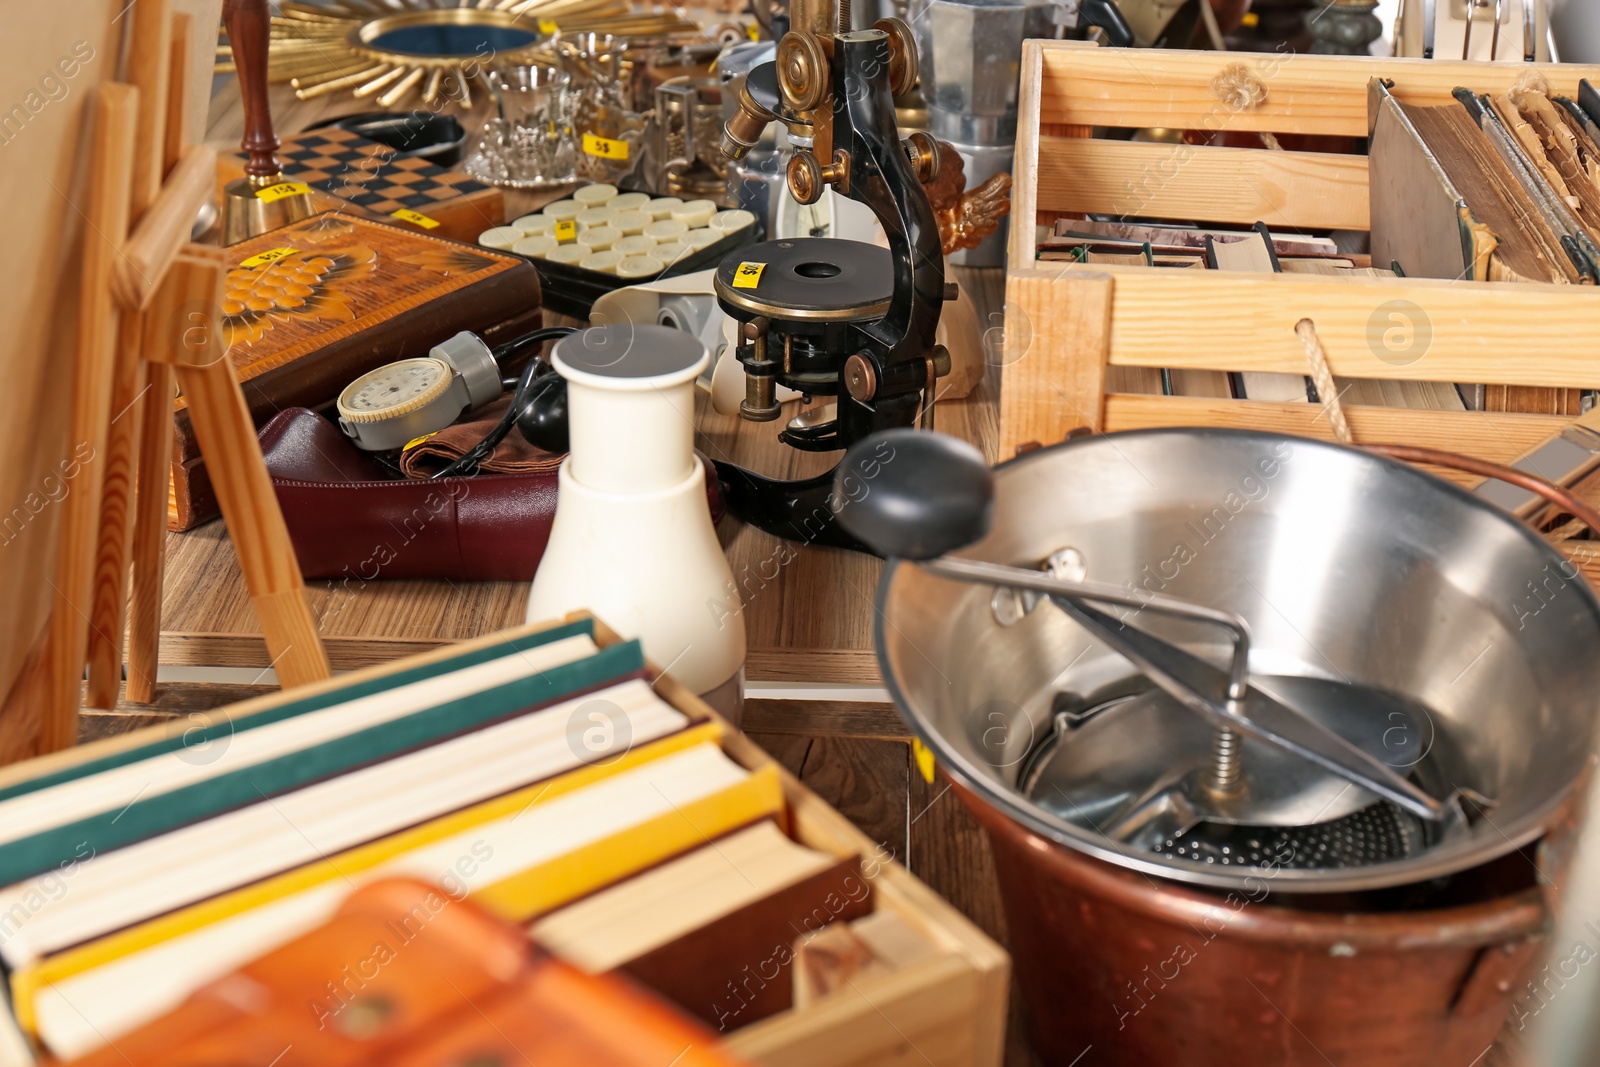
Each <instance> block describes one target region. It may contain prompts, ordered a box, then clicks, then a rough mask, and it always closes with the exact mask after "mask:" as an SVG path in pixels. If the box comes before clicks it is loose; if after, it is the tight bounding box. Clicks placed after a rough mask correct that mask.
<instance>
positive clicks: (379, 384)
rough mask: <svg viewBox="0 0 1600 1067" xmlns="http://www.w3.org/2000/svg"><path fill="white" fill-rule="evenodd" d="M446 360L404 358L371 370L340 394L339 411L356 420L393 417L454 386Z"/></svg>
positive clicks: (413, 408)
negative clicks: (451, 383) (451, 382)
mask: <svg viewBox="0 0 1600 1067" xmlns="http://www.w3.org/2000/svg"><path fill="white" fill-rule="evenodd" d="M450 379H451V370H450V366H449V365H448V364H447V363H445V362H444V361H443V360H439V359H433V358H424V359H403V360H401V361H400V362H398V363H390V364H389V365H388V366H385V367H379V368H378V369H377V370H375V371H369V372H368V373H366V374H363V375H362V376H361V377H359V378H357V379H356V380H355V381H353V382H351V383H350V384H349V385H348V386H346V387H345V390H344V392H343V393H340V394H339V414H340V415H343V416H344V417H345V418H347V419H350V420H351V421H354V422H372V421H374V420H376V419H381V418H392V417H394V416H396V415H403V414H405V413H406V412H408V411H413V410H415V409H416V408H418V407H420V406H422V405H423V404H426V403H427V402H428V401H430V400H433V399H434V398H435V397H437V396H439V395H440V394H441V393H443V392H444V391H445V390H446V389H448V388H449V387H450Z"/></svg>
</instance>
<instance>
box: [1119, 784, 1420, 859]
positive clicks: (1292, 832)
mask: <svg viewBox="0 0 1600 1067" xmlns="http://www.w3.org/2000/svg"><path fill="white" fill-rule="evenodd" d="M1425 847H1427V834H1426V829H1425V827H1424V826H1423V824H1422V820H1421V819H1419V818H1417V817H1416V816H1415V815H1412V814H1410V813H1409V812H1406V811H1402V810H1401V809H1400V808H1399V807H1398V806H1397V805H1395V804H1392V803H1390V802H1389V801H1387V800H1380V801H1378V802H1377V803H1376V804H1373V805H1371V806H1369V807H1365V808H1362V809H1361V810H1360V811H1356V812H1352V813H1351V814H1349V815H1345V816H1343V817H1341V818H1338V819H1334V820H1333V821H1331V822H1321V823H1313V824H1312V825H1310V826H1231V825H1229V824H1227V823H1216V822H1203V823H1200V824H1199V825H1198V826H1195V827H1194V828H1192V829H1190V830H1189V831H1187V832H1186V833H1179V834H1174V835H1173V836H1172V837H1169V838H1166V839H1165V840H1163V841H1158V842H1156V843H1155V844H1153V845H1152V846H1151V847H1150V851H1152V852H1158V853H1164V854H1166V855H1171V856H1177V857H1178V858H1180V859H1186V860H1189V861H1190V862H1193V863H1215V864H1220V865H1222V866H1224V867H1227V866H1244V867H1267V866H1277V867H1287V868H1291V869H1296V870H1327V869H1329V868H1336V867H1365V866H1368V865H1369V864H1373V863H1388V862H1390V861H1391V860H1401V859H1405V858H1406V857H1407V856H1412V855H1415V854H1416V853H1417V852H1420V851H1421V850H1422V849H1423V848H1425Z"/></svg>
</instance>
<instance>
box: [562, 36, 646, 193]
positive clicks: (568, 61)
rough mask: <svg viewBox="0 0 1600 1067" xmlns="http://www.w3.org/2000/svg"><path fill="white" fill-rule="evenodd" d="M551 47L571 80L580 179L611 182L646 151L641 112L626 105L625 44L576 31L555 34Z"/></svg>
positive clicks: (634, 166)
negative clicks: (554, 48)
mask: <svg viewBox="0 0 1600 1067" xmlns="http://www.w3.org/2000/svg"><path fill="white" fill-rule="evenodd" d="M555 46H556V54H557V55H559V56H560V57H561V66H562V69H563V70H565V71H566V72H567V74H568V75H570V76H571V78H572V88H573V94H574V99H575V101H576V103H575V114H574V116H573V125H574V126H575V127H576V128H577V131H578V138H579V150H578V177H580V178H586V179H588V180H589V181H595V182H611V183H613V184H615V183H616V182H617V181H618V180H619V179H621V178H624V177H626V176H628V175H630V174H632V173H633V172H634V171H635V170H636V169H637V167H638V164H639V156H640V153H641V152H642V151H643V150H644V136H645V116H644V115H643V114H641V113H640V112H637V111H634V110H632V109H630V108H629V107H628V93H627V78H626V67H627V62H626V59H625V56H624V53H625V51H626V49H627V42H625V41H623V40H621V39H620V38H617V37H613V36H611V35H610V34H608V33H574V34H572V35H571V36H569V37H560V38H557V39H556V42H555Z"/></svg>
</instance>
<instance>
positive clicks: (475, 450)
mask: <svg viewBox="0 0 1600 1067" xmlns="http://www.w3.org/2000/svg"><path fill="white" fill-rule="evenodd" d="M577 332H578V331H577V329H575V328H574V327H571V326H547V327H545V328H544V329H542V330H534V331H533V332H532V333H526V334H523V335H522V336H521V337H518V338H516V339H515V340H511V341H507V342H506V343H505V344H503V345H501V346H500V347H499V348H496V349H495V350H494V358H495V362H497V363H500V364H502V365H504V363H505V361H506V360H507V359H509V358H510V357H512V356H515V355H519V354H520V353H521V352H522V351H523V350H525V349H526V348H528V347H529V346H533V347H537V346H539V345H542V344H544V343H545V342H546V341H552V340H555V339H556V338H558V337H566V336H567V335H568V334H573V333H577ZM560 380H561V376H560V375H558V374H556V373H555V372H554V371H549V372H548V373H546V374H545V375H543V376H542V377H541V376H539V361H538V360H537V359H530V360H528V365H527V366H526V367H524V368H522V374H521V375H519V376H518V378H517V389H516V392H514V393H513V394H512V395H511V406H510V407H508V408H506V413H505V414H504V415H502V416H500V421H499V422H497V423H495V425H494V428H493V429H491V430H490V431H489V432H488V434H487V435H485V436H484V438H483V440H481V441H479V442H478V443H477V444H475V445H473V446H472V447H471V448H470V449H468V450H467V451H466V452H464V453H462V454H461V458H459V459H457V460H456V461H455V462H453V463H451V464H450V465H449V466H447V467H445V468H444V469H443V470H441V471H439V472H438V473H437V474H434V475H431V476H430V477H433V478H448V477H451V476H453V475H457V474H476V473H478V464H480V463H482V462H483V461H484V460H486V459H488V458H489V456H490V455H492V454H493V453H494V450H495V447H496V446H497V445H499V444H500V442H501V441H503V440H505V436H506V434H508V433H510V432H511V427H513V426H515V425H516V424H517V416H518V415H519V414H521V413H522V411H523V410H524V409H525V408H527V406H528V405H529V404H531V403H533V402H534V401H535V400H537V399H538V398H539V396H540V395H541V394H542V393H544V392H545V391H546V390H548V389H549V387H550V385H551V384H552V383H554V382H559V381H560ZM536 390H537V391H536Z"/></svg>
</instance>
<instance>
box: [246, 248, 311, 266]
mask: <svg viewBox="0 0 1600 1067" xmlns="http://www.w3.org/2000/svg"><path fill="white" fill-rule="evenodd" d="M297 251H299V250H298V249H295V248H269V249H267V250H266V251H265V252H257V253H256V254H255V255H253V256H251V257H250V258H249V259H247V260H245V261H244V262H243V263H240V264H239V266H241V267H243V268H245V269H246V270H254V269H255V268H256V267H261V266H265V265H266V264H268V263H272V262H275V261H277V260H280V259H282V258H283V257H284V256H292V255H294V254H295V252H297Z"/></svg>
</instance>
